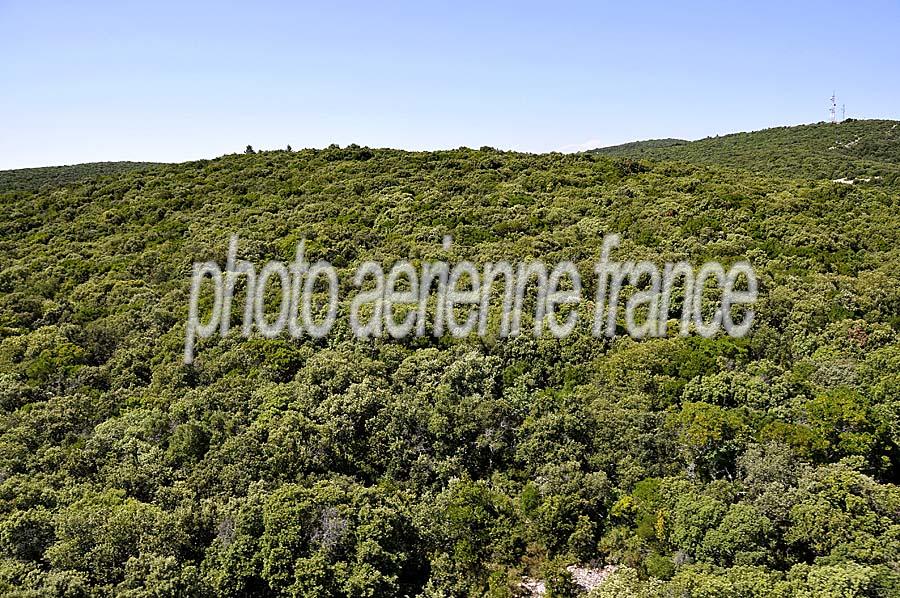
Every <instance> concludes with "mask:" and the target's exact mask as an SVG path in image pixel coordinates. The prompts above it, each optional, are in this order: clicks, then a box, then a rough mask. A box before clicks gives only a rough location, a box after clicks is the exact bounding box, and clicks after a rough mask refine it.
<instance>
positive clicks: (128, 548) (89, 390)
mask: <svg viewBox="0 0 900 598" xmlns="http://www.w3.org/2000/svg"><path fill="white" fill-rule="evenodd" d="M892 124H893V123H890V122H888V121H861V122H854V123H844V124H841V125H839V126H838V127H825V126H820V125H814V126H810V127H800V128H788V129H779V130H773V131H771V132H765V133H759V134H752V135H739V136H736V137H734V138H733V139H732V138H722V139H728V141H727V144H728V145H727V146H726V145H723V144H724V143H726V142H725V141H717V140H708V141H702V142H697V143H696V144H689V145H670V146H669V147H662V148H658V149H655V150H653V151H650V150H648V151H647V152H646V153H641V152H639V151H637V150H635V149H634V148H632V152H637V153H634V155H632V156H630V157H611V156H603V155H599V154H594V153H587V154H577V155H559V154H547V155H531V154H519V153H511V152H501V151H496V150H492V149H490V148H483V149H481V150H470V149H459V150H455V151H441V152H415V153H410V152H403V151H397V150H373V149H368V148H362V147H356V146H350V147H345V148H338V147H331V148H328V149H325V150H302V151H295V152H287V151H260V152H257V153H254V154H245V155H231V156H225V157H222V158H218V159H215V160H209V161H200V162H190V163H184V164H178V165H156V166H153V165H148V166H145V167H142V168H140V169H138V170H131V169H123V170H122V171H120V172H117V173H115V174H111V175H101V174H88V176H87V178H84V177H83V176H79V177H77V178H78V180H77V181H74V182H68V181H67V182H66V183H65V184H44V183H41V184H40V185H37V186H36V187H35V186H34V185H31V186H29V185H19V186H18V187H16V188H13V187H11V186H6V187H4V189H5V190H4V191H3V192H0V204H2V205H0V208H2V211H3V216H2V218H0V409H2V415H0V593H2V594H4V595H10V596H72V597H74V596H110V595H114V596H128V597H135V598H137V597H149V596H210V595H215V596H234V597H237V596H273V595H274V596H359V597H362V596H403V595H408V596H418V595H425V596H466V595H474V596H481V595H490V596H512V595H515V594H516V592H519V591H520V582H521V581H522V579H523V577H525V576H529V577H533V578H539V579H543V580H547V584H548V588H549V591H550V592H551V593H552V595H555V596H567V595H570V594H571V593H572V592H573V591H574V590H573V586H572V583H571V579H569V577H568V576H567V573H566V569H565V567H566V566H567V565H569V564H574V563H580V564H587V563H592V562H595V563H610V564H617V565H618V566H619V568H618V571H617V573H615V574H614V575H613V576H612V577H611V578H609V579H608V580H607V581H606V582H605V583H604V584H603V585H602V586H601V587H600V588H599V589H597V590H594V592H593V594H594V596H596V597H599V596H604V597H606V596H642V597H643V596H696V597H706V596H735V597H746V598H757V597H776V596H777V597H782V596H793V597H807V596H809V597H812V596H816V597H839V596H840V597H850V596H884V597H887V596H896V595H898V594H900V488H898V486H897V485H896V484H897V482H898V480H900V449H898V445H900V342H898V341H900V194H898V181H897V168H898V159H897V156H898V153H900V152H898V141H897V139H898V136H897V135H894V134H895V133H897V131H898V130H900V129H893V128H892V126H891V125H892ZM892 131H893V133H891V132H892ZM835 132H839V135H840V136H841V140H844V139H846V141H845V142H849V141H852V140H853V139H855V138H856V137H857V136H860V135H862V136H863V139H865V140H869V139H871V140H873V141H872V142H871V144H870V143H869V142H868V141H866V142H865V143H864V142H863V141H860V142H859V143H857V144H855V145H852V146H851V147H850V148H844V149H842V150H840V151H839V152H838V153H839V155H840V158H839V159H836V160H832V159H830V158H829V156H830V154H828V152H829V151H837V150H828V149H827V148H828V147H830V146H831V145H833V139H831V137H833V136H834V134H835ZM888 134H890V135H894V136H892V137H886V136H887V135H888ZM754 135H755V136H754ZM875 139H881V141H879V142H878V143H876V142H875V141H874V140H875ZM776 140H781V141H778V143H776ZM782 141H783V142H784V143H782ZM770 142H771V143H770ZM714 148H718V149H715V151H714ZM657 151H659V152H663V153H660V154H657V153H656V152H657ZM771 156H775V158H771ZM651 158H653V159H651ZM772 159H774V160H775V161H774V162H770V160H772ZM670 160H674V161H670ZM763 165H767V166H763ZM845 168H851V169H852V170H853V171H852V172H850V171H847V170H845ZM863 174H864V175H865V176H868V177H872V178H873V180H872V181H871V182H869V183H866V184H856V185H844V184H837V183H833V182H831V180H830V179H832V178H837V177H839V176H861V175H863ZM11 177H13V175H11V174H9V173H6V174H4V176H3V177H2V180H12V179H11ZM874 177H881V178H880V179H875V178H874ZM63 180H65V179H63ZM235 232H237V233H240V235H241V243H242V247H241V251H242V257H244V258H245V259H249V260H252V261H254V262H256V263H261V262H263V261H264V260H267V259H283V260H285V261H289V260H290V259H291V258H292V257H293V255H292V254H293V251H294V247H295V245H296V242H297V241H298V240H299V239H301V238H305V239H306V252H307V258H308V259H309V260H310V261H315V260H316V259H325V260H328V261H330V262H331V263H332V264H334V265H335V266H336V267H337V268H338V269H339V272H340V274H341V278H340V280H341V285H342V289H341V296H342V297H349V296H352V293H351V292H350V291H351V285H350V282H351V281H350V275H349V274H348V273H351V272H352V271H353V270H354V269H355V267H356V266H357V265H358V264H359V263H361V262H362V261H365V260H368V259H373V260H378V261H380V262H383V263H390V262H391V261H393V260H398V259H412V260H428V259H448V258H449V259H450V260H462V259H470V260H473V261H476V262H485V261H488V260H497V259H508V260H516V259H520V260H524V259H528V258H536V257H537V258H541V259H543V260H545V261H547V262H557V261H560V260H563V259H568V260H572V261H574V262H575V263H576V264H578V265H579V270H580V271H582V272H590V271H591V264H592V263H593V262H594V261H595V260H596V259H597V255H598V252H599V245H600V243H601V241H602V236H603V234H604V233H612V232H615V233H619V234H621V235H622V238H623V245H622V247H621V249H620V250H619V252H618V254H617V258H619V259H623V260H624V259H629V258H630V259H649V260H652V261H654V262H657V263H662V262H666V261H678V260H688V261H690V262H692V263H702V262H703V261H705V260H708V259H715V260H719V261H722V262H723V263H726V264H727V263H731V262H734V261H737V260H740V259H749V260H750V261H751V262H752V263H753V265H754V267H755V268H756V271H757V273H758V276H759V281H760V289H759V290H760V300H759V302H758V304H757V319H756V322H755V324H754V327H753V330H752V331H751V334H750V335H749V336H748V337H747V338H743V339H734V338H730V337H723V336H718V337H715V338H711V339H704V338H701V337H699V336H691V337H688V338H681V337H669V338H661V339H648V340H642V341H636V340H633V339H630V338H628V337H625V336H618V337H616V338H614V339H612V340H610V339H607V338H594V337H592V336H591V334H590V330H589V329H581V330H580V333H579V332H576V333H573V334H572V335H570V336H568V337H566V338H565V339H561V340H558V339H555V338H552V337H549V336H545V337H541V338H534V337H532V336H528V335H523V336H520V337H517V338H514V339H499V338H492V337H486V338H483V339H482V338H477V337H472V338H470V339H452V338H449V337H446V336H445V337H441V338H433V337H428V336H426V337H421V338H417V337H409V338H404V339H398V340H394V339H380V340H365V341H361V340H357V339H355V338H353V337H352V336H351V334H350V332H349V329H348V328H347V325H346V317H344V316H341V317H339V318H338V320H337V322H338V324H337V325H336V327H335V331H334V332H333V333H332V334H331V335H330V336H328V337H326V338H323V339H310V338H308V337H304V338H300V339H296V340H295V339H290V338H287V337H286V338H283V339H262V338H250V339H243V338H241V337H240V336H239V335H238V334H237V331H236V330H235V331H233V332H232V334H230V335H228V336H227V337H225V338H218V337H212V338H209V339H204V340H202V341H201V342H200V343H199V344H198V347H197V357H196V360H195V362H194V364H193V365H190V366H186V365H184V364H183V362H182V354H183V344H184V334H185V321H186V317H187V306H188V294H189V286H190V274H191V267H192V263H193V262H194V261H202V260H208V259H213V260H217V261H218V262H219V263H222V262H223V261H224V255H225V252H226V249H227V243H228V236H229V235H230V234H231V233H235ZM448 234H449V235H452V236H453V238H454V243H453V246H452V248H451V249H450V251H449V254H448V252H445V251H444V250H443V249H442V246H441V243H442V239H443V237H444V235H448ZM586 288H591V285H590V281H588V283H587V284H586ZM676 307H677V306H673V312H672V313H673V315H672V317H673V318H677V315H676V314H675V312H676ZM342 309H346V305H345V304H342ZM232 317H233V319H234V322H233V324H234V325H233V328H239V324H240V310H235V311H234V313H233V314H232ZM342 326H343V328H342Z"/></svg>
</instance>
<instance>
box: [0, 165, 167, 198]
mask: <svg viewBox="0 0 900 598" xmlns="http://www.w3.org/2000/svg"><path fill="white" fill-rule="evenodd" d="M158 165H159V164H157V163H154V162H89V163H87V164H73V165H71V166H43V167H40V168H20V169H16V170H0V193H4V192H9V191H38V190H40V189H41V188H43V187H59V186H62V185H67V184H69V183H74V182H76V181H80V180H83V179H87V178H93V177H100V176H109V175H114V174H122V173H125V172H130V171H132V170H145V169H147V168H151V167H153V166H158Z"/></svg>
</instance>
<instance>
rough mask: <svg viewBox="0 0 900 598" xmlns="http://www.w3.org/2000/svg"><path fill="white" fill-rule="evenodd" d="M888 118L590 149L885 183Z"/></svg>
mask: <svg viewBox="0 0 900 598" xmlns="http://www.w3.org/2000/svg"><path fill="white" fill-rule="evenodd" d="M898 124H900V123H898V121H891V120H846V121H844V122H841V123H838V124H834V125H833V124H830V123H818V124H813V125H801V126H796V127H776V128H772V129H765V130H763V131H754V132H752V133H734V134H731V135H723V136H721V137H707V138H706V139H701V140H698V141H690V142H678V141H677V140H668V139H664V140H651V141H645V142H638V143H634V144H625V145H619V146H613V147H608V148H600V149H597V150H594V153H597V154H601V155H611V156H629V157H640V158H651V159H654V160H682V161H685V162H695V163H700V164H720V165H723V166H729V167H733V168H741V169H745V170H748V171H750V172H755V173H765V174H777V175H780V176H784V177H792V178H811V179H829V180H834V179H841V178H845V179H863V178H870V179H875V177H881V178H882V179H883V180H885V181H886V182H887V183H888V184H893V183H895V182H897V180H898V176H900V126H898Z"/></svg>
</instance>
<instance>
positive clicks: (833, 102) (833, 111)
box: [828, 91, 837, 124]
mask: <svg viewBox="0 0 900 598" xmlns="http://www.w3.org/2000/svg"><path fill="white" fill-rule="evenodd" d="M828 113H829V114H831V124H834V123H835V122H837V120H836V115H837V101H836V98H835V97H834V92H833V91H832V92H831V108H829V109H828Z"/></svg>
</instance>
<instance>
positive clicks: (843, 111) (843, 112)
mask: <svg viewBox="0 0 900 598" xmlns="http://www.w3.org/2000/svg"><path fill="white" fill-rule="evenodd" d="M845 118H847V104H841V122H844V119H845Z"/></svg>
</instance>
